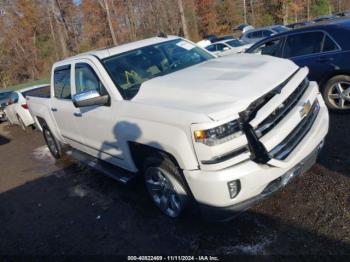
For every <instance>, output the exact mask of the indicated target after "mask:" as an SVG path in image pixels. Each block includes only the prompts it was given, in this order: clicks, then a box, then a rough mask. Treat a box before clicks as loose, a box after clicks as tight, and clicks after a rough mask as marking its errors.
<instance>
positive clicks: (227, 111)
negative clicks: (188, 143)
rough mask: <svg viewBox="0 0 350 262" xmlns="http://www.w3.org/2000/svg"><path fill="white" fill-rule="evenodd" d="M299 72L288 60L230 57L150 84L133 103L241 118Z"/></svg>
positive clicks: (214, 116)
mask: <svg viewBox="0 0 350 262" xmlns="http://www.w3.org/2000/svg"><path fill="white" fill-rule="evenodd" d="M297 69H298V67H297V66H296V65H295V64H294V63H293V62H291V61H289V60H285V59H279V58H275V57H270V56H262V55H254V54H237V55H230V56H225V57H220V58H216V59H211V60H209V61H206V62H204V63H201V64H198V65H195V66H192V67H189V68H186V69H182V70H179V71H177V72H174V73H171V74H168V75H165V76H161V77H156V78H153V79H151V80H149V81H146V82H145V83H143V84H142V85H141V87H140V90H139V92H138V94H137V95H136V96H135V97H134V98H133V99H132V101H133V102H135V103H142V104H148V105H151V106H160V107H167V108H172V109H176V110H181V111H187V112H192V113H201V114H205V115H207V116H208V117H209V118H211V119H212V120H221V119H223V118H226V117H230V116H237V115H238V113H239V112H241V111H243V110H245V109H246V108H247V107H248V105H249V104H250V103H252V102H253V101H254V100H256V99H258V98H259V97H261V96H262V95H264V94H266V93H267V92H269V91H271V90H272V89H273V88H275V87H277V86H278V85H279V84H281V83H283V82H284V81H285V80H286V79H287V78H289V77H290V76H291V75H292V74H293V73H294V72H295V71H296V70H297Z"/></svg>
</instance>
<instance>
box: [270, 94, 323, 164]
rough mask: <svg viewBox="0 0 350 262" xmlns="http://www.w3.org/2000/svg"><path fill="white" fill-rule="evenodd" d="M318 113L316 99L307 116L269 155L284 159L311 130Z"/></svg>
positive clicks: (318, 107)
mask: <svg viewBox="0 0 350 262" xmlns="http://www.w3.org/2000/svg"><path fill="white" fill-rule="evenodd" d="M319 111H320V105H319V103H318V101H317V99H316V100H315V102H314V103H313V105H312V106H311V109H310V112H309V113H308V115H307V116H306V117H304V119H303V120H302V121H301V122H300V123H299V124H298V125H297V127H296V128H295V129H294V130H293V131H292V132H291V133H290V134H289V135H288V136H287V137H286V138H285V139H284V140H283V141H282V142H281V143H280V144H279V145H277V146H276V147H275V148H273V149H272V150H271V151H270V152H269V155H270V156H271V157H272V158H275V159H278V160H284V159H286V158H287V157H288V156H289V154H290V153H291V152H292V151H293V150H294V149H295V148H296V147H297V145H298V144H299V143H300V141H301V140H302V139H303V138H304V137H305V135H306V134H307V133H308V131H309V130H310V129H311V127H312V125H313V123H314V122H315V120H316V117H317V115H318V112H319Z"/></svg>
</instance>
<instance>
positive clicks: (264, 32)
mask: <svg viewBox="0 0 350 262" xmlns="http://www.w3.org/2000/svg"><path fill="white" fill-rule="evenodd" d="M285 31H288V28H287V27H285V26H283V25H274V26H267V27H261V28H256V29H252V30H248V31H246V32H245V33H243V35H242V36H241V40H243V41H244V42H246V43H252V44H253V43H256V42H258V41H260V40H262V39H264V38H267V37H269V36H272V35H275V34H278V33H282V32H285Z"/></svg>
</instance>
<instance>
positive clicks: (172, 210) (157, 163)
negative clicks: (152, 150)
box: [143, 153, 189, 218]
mask: <svg viewBox="0 0 350 262" xmlns="http://www.w3.org/2000/svg"><path fill="white" fill-rule="evenodd" d="M143 170H144V180H145V185H146V189H147V191H148V193H149V195H150V197H151V199H152V201H153V203H154V204H155V205H156V206H157V207H158V208H159V209H160V210H161V211H162V212H163V213H164V214H165V215H167V216H168V217H171V218H177V217H179V216H180V215H181V214H182V213H183V211H184V210H185V209H186V207H187V205H188V203H189V194H188V193H187V190H186V186H185V183H184V181H183V179H182V177H181V173H180V172H181V170H180V169H179V168H178V167H177V165H176V164H175V163H174V162H173V161H172V160H170V158H169V157H167V156H166V155H164V154H161V153H159V154H155V155H152V156H150V157H148V158H147V159H146V160H145V162H144V169H143Z"/></svg>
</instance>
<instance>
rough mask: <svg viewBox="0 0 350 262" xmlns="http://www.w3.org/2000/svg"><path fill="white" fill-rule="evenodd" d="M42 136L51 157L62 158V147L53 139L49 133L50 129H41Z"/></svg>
mask: <svg viewBox="0 0 350 262" xmlns="http://www.w3.org/2000/svg"><path fill="white" fill-rule="evenodd" d="M43 135H44V139H45V142H46V145H47V147H48V148H49V150H50V153H51V155H52V156H53V157H54V158H56V159H59V158H61V157H62V147H61V144H60V142H59V141H57V139H56V138H55V137H54V135H53V134H52V133H51V131H50V129H48V128H47V127H44V128H43Z"/></svg>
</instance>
